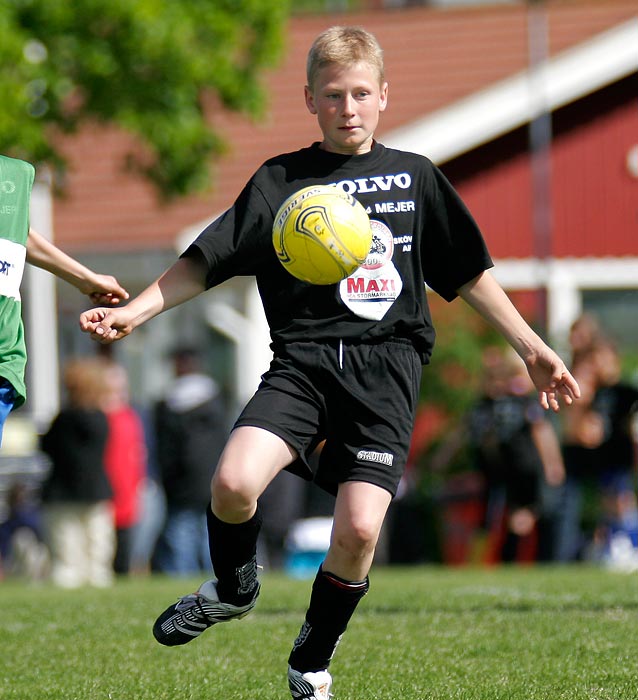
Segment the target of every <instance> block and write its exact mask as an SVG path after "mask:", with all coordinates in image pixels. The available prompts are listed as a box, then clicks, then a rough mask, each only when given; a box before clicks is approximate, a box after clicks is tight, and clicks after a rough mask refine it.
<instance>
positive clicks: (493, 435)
mask: <svg viewBox="0 0 638 700" xmlns="http://www.w3.org/2000/svg"><path fill="white" fill-rule="evenodd" d="M467 430H468V436H469V443H470V447H471V450H472V453H473V455H474V459H475V460H476V465H477V467H478V468H479V470H480V471H481V472H482V473H483V475H484V478H485V484H486V494H487V503H486V529H487V531H488V535H489V539H488V547H489V551H488V554H487V558H488V560H489V561H492V562H497V561H534V560H536V559H537V558H538V557H539V554H540V553H541V552H542V558H550V556H551V554H550V553H549V552H548V549H549V547H550V545H549V544H548V543H547V541H546V540H545V539H541V540H539V536H541V535H543V534H544V532H543V530H542V528H541V525H546V524H547V522H548V516H549V514H548V513H547V512H546V489H548V488H550V489H551V488H555V487H557V486H558V485H560V484H561V483H562V481H563V479H564V476H565V472H564V464H563V459H562V455H561V451H560V443H559V440H558V436H557V434H556V431H555V430H554V427H553V425H552V423H551V422H550V421H549V420H548V419H547V417H546V416H545V414H544V411H543V409H542V408H541V407H540V406H539V404H538V401H537V399H536V396H535V395H534V394H533V385H532V383H531V381H530V380H529V375H528V374H527V372H526V370H525V367H524V365H523V363H522V362H521V361H520V360H519V358H518V357H516V356H514V355H512V354H511V353H509V352H508V353H504V354H502V355H500V356H499V354H498V350H495V349H490V350H489V351H488V353H487V354H486V356H485V377H484V395H483V397H482V398H481V399H479V401H478V402H477V403H476V405H475V406H474V408H473V409H472V410H471V411H470V412H469V415H468V417H467ZM539 548H540V549H539Z"/></svg>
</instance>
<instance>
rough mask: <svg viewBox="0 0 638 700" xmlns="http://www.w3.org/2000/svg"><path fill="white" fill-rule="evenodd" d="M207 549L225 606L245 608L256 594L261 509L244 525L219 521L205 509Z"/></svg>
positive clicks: (218, 590) (220, 597)
mask: <svg viewBox="0 0 638 700" xmlns="http://www.w3.org/2000/svg"><path fill="white" fill-rule="evenodd" d="M206 518H207V520H206V522H207V525H208V547H209V550H210V559H211V562H212V565H213V570H214V572H215V576H216V577H217V595H218V596H219V599H220V600H222V601H223V602H224V603H230V604H231V605H246V604H247V603H249V602H250V601H251V600H252V599H253V596H254V594H255V588H256V586H257V585H258V582H257V538H258V536H259V530H260V529H261V520H262V517H261V512H260V510H259V506H257V511H256V512H255V514H254V515H253V517H252V518H251V519H250V520H248V521H246V522H245V523H239V524H232V523H225V522H224V521H223V520H220V519H219V518H218V517H217V516H216V515H215V514H214V513H213V512H212V510H211V509H210V507H209V508H207V509H206Z"/></svg>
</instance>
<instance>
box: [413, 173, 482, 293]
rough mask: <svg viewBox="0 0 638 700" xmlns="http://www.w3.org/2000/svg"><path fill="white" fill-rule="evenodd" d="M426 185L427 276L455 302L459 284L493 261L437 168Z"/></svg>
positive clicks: (423, 252) (423, 240)
mask: <svg viewBox="0 0 638 700" xmlns="http://www.w3.org/2000/svg"><path fill="white" fill-rule="evenodd" d="M426 187H427V196H428V197H429V199H430V201H429V204H430V206H429V207H428V209H427V215H426V218H425V222H424V231H423V233H422V237H421V255H422V260H423V273H424V278H425V281H426V282H427V284H428V285H429V286H430V287H431V288H432V289H433V290H434V291H435V292H437V293H438V294H440V295H441V296H442V297H443V298H444V299H446V300H447V301H452V299H454V298H455V297H456V296H457V291H456V290H457V289H459V287H462V286H463V285H464V284H466V283H467V282H469V281H470V280H472V279H474V278H475V277H476V276H477V275H479V274H480V273H481V272H483V271H485V270H486V269H488V268H490V267H492V266H493V263H492V259H491V258H490V255H489V252H488V250H487V247H486V245H485V241H484V239H483V236H482V235H481V232H480V230H479V227H478V225H477V224H476V221H475V220H474V218H473V217H472V215H471V214H470V212H469V210H468V209H467V207H466V206H465V204H464V203H463V201H462V200H461V198H460V197H459V195H458V194H457V192H456V190H455V189H454V188H453V187H452V185H451V184H450V183H449V181H448V180H447V178H446V177H445V176H444V175H443V173H442V172H441V171H440V170H439V169H438V168H437V167H432V169H431V177H430V178H429V181H428V183H427V186H426Z"/></svg>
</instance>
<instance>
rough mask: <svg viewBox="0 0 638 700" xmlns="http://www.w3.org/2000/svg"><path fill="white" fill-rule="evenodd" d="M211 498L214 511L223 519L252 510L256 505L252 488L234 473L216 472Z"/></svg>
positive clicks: (212, 483)
mask: <svg viewBox="0 0 638 700" xmlns="http://www.w3.org/2000/svg"><path fill="white" fill-rule="evenodd" d="M211 499H212V503H213V511H214V512H215V514H216V515H217V516H218V517H221V518H222V519H224V516H235V515H241V514H243V513H249V512H252V511H253V510H254V507H255V498H254V497H253V495H252V492H251V490H250V489H249V488H247V486H246V484H244V483H243V482H242V481H241V480H240V479H237V478H236V477H235V476H234V475H232V474H229V475H228V476H226V475H224V474H219V473H215V475H214V476H213V480H212V482H211Z"/></svg>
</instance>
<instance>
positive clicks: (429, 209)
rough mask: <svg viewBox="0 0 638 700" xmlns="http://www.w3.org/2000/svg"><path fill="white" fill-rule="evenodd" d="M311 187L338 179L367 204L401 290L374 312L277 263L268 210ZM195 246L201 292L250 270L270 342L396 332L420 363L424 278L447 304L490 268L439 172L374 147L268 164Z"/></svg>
mask: <svg viewBox="0 0 638 700" xmlns="http://www.w3.org/2000/svg"><path fill="white" fill-rule="evenodd" d="M314 184H336V185H338V186H340V187H342V188H343V189H344V190H345V191H347V192H349V193H350V194H352V195H353V196H354V197H356V199H358V200H359V201H360V202H361V204H362V205H363V206H364V207H365V208H366V211H367V212H368V215H369V216H370V219H371V222H372V224H373V231H376V233H377V234H378V236H379V243H380V244H381V248H382V249H383V250H384V251H385V253H386V260H385V262H386V263H388V264H387V265H386V269H387V268H390V272H389V274H390V275H391V277H392V280H391V281H392V284H394V282H395V281H396V282H397V285H398V287H399V288H400V289H401V291H400V293H399V294H398V296H397V297H396V298H395V299H393V300H391V302H390V303H388V304H386V306H387V310H386V311H385V315H383V317H382V318H377V319H375V318H364V317H362V316H361V315H360V314H359V313H358V311H357V310H356V307H357V304H356V303H355V304H353V305H351V306H349V305H347V304H346V303H344V292H343V288H342V285H343V284H344V283H341V285H340V284H333V285H325V286H323V285H322V286H319V285H312V284H308V283H306V282H302V281H300V280H298V279H296V278H295V277H293V276H292V275H290V274H289V273H288V272H287V271H286V270H285V269H284V268H283V266H282V265H281V264H280V263H279V261H278V260H277V256H276V254H275V250H274V247H273V243H272V225H273V220H274V216H275V214H276V212H277V210H278V209H279V207H280V205H281V204H282V203H283V201H284V200H285V199H286V198H287V197H289V196H290V195H291V194H293V193H294V192H296V191H297V190H299V189H301V188H302V187H307V186H309V185H314ZM375 235H376V234H375ZM381 239H382V240H381ZM198 251H199V253H201V254H202V255H203V257H204V259H205V261H206V264H207V267H208V271H207V277H206V284H207V287H208V288H210V287H213V286H215V285H217V284H220V283H221V282H224V281H225V280H227V279H230V278H231V277H235V276H238V275H255V276H256V279H257V285H258V288H259V292H260V295H261V299H262V302H263V305H264V310H265V313H266V318H267V321H268V324H269V326H270V333H271V338H272V340H273V346H274V347H275V348H276V347H277V345H278V344H281V343H287V342H293V341H306V340H313V341H317V342H329V341H333V340H339V339H340V340H343V341H344V342H376V341H380V340H384V339H392V338H402V339H408V340H410V341H411V342H412V343H413V344H414V346H415V348H416V349H417V351H418V352H419V353H420V355H421V357H422V360H423V362H427V361H428V359H429V356H430V354H431V351H432V346H433V344H434V335H435V334H434V329H433V326H432V320H431V317H430V311H429V308H428V303H427V299H426V294H425V283H427V284H428V285H429V286H430V287H431V288H432V289H434V290H435V291H436V292H438V293H439V294H440V295H441V296H442V297H443V298H445V299H447V300H448V301H451V300H452V299H454V298H455V296H456V290H457V289H458V288H459V287H461V286H462V285H463V284H465V283H466V282H469V281H470V280H472V279H473V278H474V277H476V276H477V275H479V274H480V273H481V272H483V271H484V270H486V269H488V268H489V267H491V266H492V261H491V259H490V256H489V253H488V251H487V248H486V246H485V243H484V241H483V237H482V236H481V233H480V231H479V229H478V226H477V225H476V223H475V221H474V219H473V218H472V216H471V215H470V213H469V212H468V210H467V208H466V207H465V205H464V204H463V202H462V201H461V199H460V197H459V196H458V194H457V193H456V192H455V190H454V189H453V187H452V186H451V185H450V183H449V182H448V181H447V180H446V178H445V177H444V176H443V174H442V173H441V171H440V170H439V169H438V168H437V167H436V166H434V165H433V164H432V163H431V162H430V161H429V160H428V159H427V158H424V157H423V156H420V155H416V154H413V153H407V152H404V151H397V150H393V149H389V148H385V147H384V146H383V145H382V144H380V143H375V144H374V147H373V148H372V150H371V151H370V152H369V153H365V154H362V155H357V156H346V155H340V154H335V153H330V152H327V151H324V150H322V149H321V148H319V144H316V143H315V144H313V145H312V146H310V147H308V148H304V149H301V150H299V151H296V152H293V153H287V154H283V155H280V156H277V157H275V158H272V159H271V160H268V161H267V162H266V163H264V164H263V165H262V166H261V167H260V168H259V169H258V170H257V172H256V173H255V174H254V175H253V177H252V178H251V179H250V181H249V182H248V183H247V185H246V186H245V188H244V189H243V191H242V192H241V194H240V195H239V197H238V198H237V200H236V202H235V204H234V205H233V206H232V207H231V208H230V209H229V210H228V211H227V212H226V213H225V214H223V215H222V216H221V217H220V218H219V219H217V220H216V221H214V222H213V223H212V224H210V226H208V227H207V228H206V229H205V230H204V231H203V232H202V233H201V234H200V236H199V237H198V238H197V240H196V241H195V242H194V243H193V244H192V246H191V247H190V248H189V249H188V250H187V251H186V252H185V253H184V255H186V256H193V255H197V254H198ZM373 284H377V282H373ZM378 284H379V285H381V284H386V283H385V282H384V281H383V280H381V281H378ZM353 307H354V308H355V310H353Z"/></svg>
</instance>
